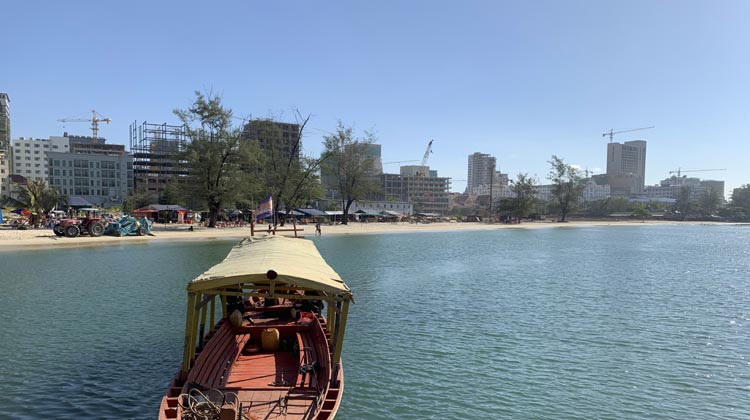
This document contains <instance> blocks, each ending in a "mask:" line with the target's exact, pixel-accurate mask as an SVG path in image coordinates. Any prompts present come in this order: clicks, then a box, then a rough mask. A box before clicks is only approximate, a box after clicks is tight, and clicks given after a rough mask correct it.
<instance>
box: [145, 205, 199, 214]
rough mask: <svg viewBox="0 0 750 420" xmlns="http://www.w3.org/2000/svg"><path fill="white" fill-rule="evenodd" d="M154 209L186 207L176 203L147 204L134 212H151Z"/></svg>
mask: <svg viewBox="0 0 750 420" xmlns="http://www.w3.org/2000/svg"><path fill="white" fill-rule="evenodd" d="M155 211H187V209H186V208H184V207H182V206H178V205H176V204H149V205H148V206H146V207H141V208H139V209H138V210H136V211H135V212H136V213H138V212H140V213H146V212H148V213H153V212H155Z"/></svg>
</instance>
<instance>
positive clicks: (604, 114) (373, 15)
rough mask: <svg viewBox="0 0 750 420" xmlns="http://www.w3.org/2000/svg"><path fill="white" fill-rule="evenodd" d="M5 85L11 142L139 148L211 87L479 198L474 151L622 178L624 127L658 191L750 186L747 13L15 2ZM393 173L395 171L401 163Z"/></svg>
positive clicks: (719, 6) (252, 110) (530, 167)
mask: <svg viewBox="0 0 750 420" xmlns="http://www.w3.org/2000/svg"><path fill="white" fill-rule="evenodd" d="M2 12H3V27H4V28H3V33H4V36H5V42H4V43H3V48H2V53H1V54H0V92H7V93H8V94H9V95H10V98H11V116H12V122H11V123H12V135H13V137H14V138H15V137H20V136H24V137H28V136H32V137H48V136H50V135H60V134H61V133H62V131H63V130H65V131H68V132H72V133H79V134H90V130H89V129H88V125H87V124H86V123H66V124H65V127H63V123H60V122H57V120H58V119H60V118H66V117H78V116H85V115H86V112H88V111H89V110H91V109H96V110H97V111H98V112H100V113H101V114H102V115H104V116H107V117H110V118H112V120H113V122H112V124H110V125H108V126H104V127H102V128H101V129H100V135H102V136H104V137H106V138H107V139H108V140H109V141H110V142H113V143H121V144H127V143H128V126H129V124H130V123H132V122H133V121H134V120H138V121H139V122H141V121H144V120H146V121H149V122H159V123H161V122H176V118H175V117H174V116H173V114H172V110H173V109H174V108H180V107H187V106H189V105H190V103H191V100H192V99H193V97H194V96H193V92H194V91H195V90H201V91H207V90H211V91H213V92H214V93H218V94H221V95H222V97H223V99H224V103H225V104H226V105H227V106H228V107H230V108H232V109H233V110H234V111H235V114H236V115H239V116H254V117H268V116H274V117H276V118H277V119H281V120H293V116H294V114H293V111H292V109H294V108H297V109H299V110H300V111H301V112H302V113H304V114H308V113H309V114H312V115H313V118H312V120H311V123H310V127H311V130H309V132H308V133H307V134H308V135H307V137H306V139H305V150H306V152H308V153H310V154H317V153H319V151H320V148H321V147H320V142H321V136H322V135H323V134H325V133H326V132H330V131H332V130H334V129H335V126H336V122H337V120H339V119H340V120H342V121H344V122H345V123H346V124H349V125H353V126H354V127H355V128H356V129H357V130H358V131H359V132H363V131H364V130H371V131H374V132H375V133H376V134H377V136H378V140H379V143H381V144H382V145H383V160H384V161H385V162H388V161H400V160H420V159H421V158H422V155H423V154H424V151H425V148H426V146H427V142H428V141H429V140H430V139H434V140H435V142H434V146H433V150H434V153H433V154H432V156H431V158H430V162H429V164H430V166H431V167H432V168H433V169H437V170H438V171H439V174H440V175H441V176H450V177H453V178H454V179H456V180H457V181H454V183H453V189H454V190H456V191H463V189H464V186H465V182H463V181H458V180H463V179H465V178H466V170H467V169H466V165H467V156H468V155H469V154H471V153H473V152H477V151H479V152H483V153H490V154H493V155H494V156H496V157H497V159H498V163H499V168H500V169H501V170H503V171H504V172H509V173H510V174H511V175H513V176H514V175H515V174H517V173H518V172H528V173H530V174H532V175H536V176H537V177H538V179H539V181H541V182H542V183H545V182H547V181H546V179H545V178H546V174H547V172H548V167H549V165H548V163H547V161H548V160H549V159H550V157H551V155H553V154H556V155H558V156H560V157H562V158H564V159H565V160H566V162H568V163H573V164H577V165H580V166H581V167H586V168H589V169H592V170H599V171H602V170H604V168H605V167H606V142H607V140H606V139H604V138H602V136H601V134H602V133H604V132H605V131H608V130H609V129H610V128H614V129H615V130H623V129H629V128H637V127H645V126H652V125H653V126H656V128H655V129H652V130H646V131H641V132H636V133H632V135H623V136H618V137H617V138H616V140H619V141H626V140H635V139H645V140H647V141H648V152H647V165H646V182H647V183H648V184H654V183H657V182H658V181H659V180H660V179H662V178H665V177H666V176H668V173H667V172H668V171H670V170H672V169H676V168H678V167H682V168H684V169H702V168H726V169H727V171H723V172H706V173H697V175H700V176H701V177H705V178H712V179H724V180H725V181H726V183H727V189H726V191H725V192H726V194H727V196H728V195H729V194H730V193H731V188H734V187H737V186H739V185H740V184H744V183H750V169H748V167H749V165H748V163H747V162H748V156H750V144H749V143H748V136H749V135H750V134H749V133H750V130H749V129H748V121H750V68H749V67H750V25H747V23H746V22H747V19H748V17H750V2H747V1H721V2H715V1H658V2H654V1H627V2H615V1H593V0H589V1H528V2H519V1H516V2H504V1H464V2H455V1H454V2H441V1H408V2H406V1H346V2H343V1H342V2H338V1H328V2H313V1H309V0H307V1H276V2H261V1H237V2H211V3H207V2H193V1H182V2H166V1H165V2H150V1H130V2H84V1H79V2H41V1H28V0H27V1H8V2H4V4H3V7H2ZM386 169H391V170H392V171H397V169H398V165H388V166H386Z"/></svg>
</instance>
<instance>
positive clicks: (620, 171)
mask: <svg viewBox="0 0 750 420" xmlns="http://www.w3.org/2000/svg"><path fill="white" fill-rule="evenodd" d="M645 180H646V141H644V140H634V141H626V142H625V143H607V183H608V184H609V185H610V189H611V193H612V195H617V196H628V195H631V194H639V193H640V192H642V191H643V187H644V184H645Z"/></svg>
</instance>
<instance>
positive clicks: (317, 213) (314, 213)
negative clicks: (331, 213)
mask: <svg viewBox="0 0 750 420" xmlns="http://www.w3.org/2000/svg"><path fill="white" fill-rule="evenodd" d="M297 210H298V211H301V212H302V213H305V214H306V215H308V216H328V214H327V213H326V212H324V211H321V210H318V209H297Z"/></svg>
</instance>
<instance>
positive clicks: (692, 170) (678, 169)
mask: <svg viewBox="0 0 750 420" xmlns="http://www.w3.org/2000/svg"><path fill="white" fill-rule="evenodd" d="M713 171H726V168H723V169H682V168H677V170H676V171H669V174H670V175H672V174H677V177H678V178H679V177H680V176H681V175H682V173H683V172H713Z"/></svg>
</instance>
